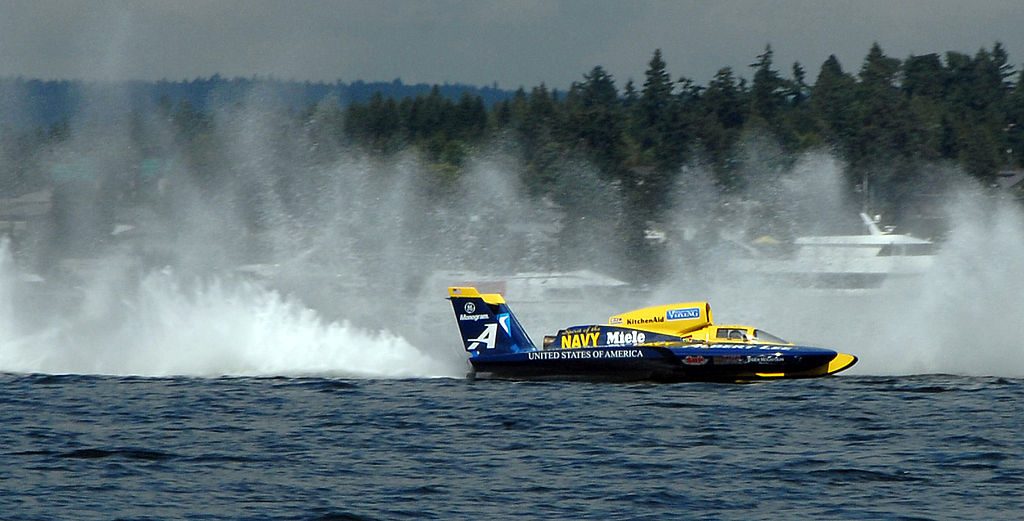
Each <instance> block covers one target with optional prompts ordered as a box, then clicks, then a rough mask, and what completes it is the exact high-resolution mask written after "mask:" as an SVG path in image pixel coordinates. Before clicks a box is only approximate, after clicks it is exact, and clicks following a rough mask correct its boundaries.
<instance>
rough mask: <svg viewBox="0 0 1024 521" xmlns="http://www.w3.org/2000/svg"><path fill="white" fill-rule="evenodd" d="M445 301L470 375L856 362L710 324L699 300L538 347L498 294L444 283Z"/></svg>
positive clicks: (567, 333)
mask: <svg viewBox="0 0 1024 521" xmlns="http://www.w3.org/2000/svg"><path fill="white" fill-rule="evenodd" d="M448 299H449V300H451V303H452V308H453V309H454V311H455V319H456V321H457V322H458V324H459V332H460V333H461V334H462V341H463V344H464V347H465V349H466V351H467V352H469V361H470V364H471V365H472V367H473V373H472V374H473V376H478V377H497V378H563V379H588V380H589V379H593V380H623V381H629V380H653V381H750V380H774V379H783V378H812V377H817V376H826V375H831V374H835V373H838V372H840V371H843V370H845V369H847V368H849V367H850V366H852V365H853V364H855V363H857V357H855V356H853V355H849V354H846V353H839V352H836V351H833V350H831V349H824V348H820V347H809V346H801V345H796V344H793V343H791V342H787V341H785V340H782V339H781V338H778V337H776V336H773V335H770V334H768V333H766V332H764V331H762V330H760V329H755V328H753V327H750V326H741V325H717V324H714V323H713V322H712V318H711V305H710V304H708V303H707V302H679V303H674V304H666V305H661V306H651V307H646V308H642V309H637V310H633V311H629V312H626V313H622V314H619V315H615V316H612V317H611V318H609V319H608V323H607V324H593V325H583V326H574V327H570V328H566V329H562V330H560V331H558V333H557V334H555V335H553V336H546V337H544V342H543V344H542V345H541V346H540V347H538V346H536V345H535V344H534V343H533V341H532V340H530V337H529V336H528V335H527V334H526V331H525V330H524V329H523V327H522V326H521V325H520V323H519V320H518V319H516V316H515V315H514V314H513V313H512V310H511V309H510V308H509V307H508V304H506V303H505V299H504V298H503V297H502V296H501V295H500V294H498V293H487V294H481V293H480V292H479V291H477V289H476V288H473V287H450V288H448Z"/></svg>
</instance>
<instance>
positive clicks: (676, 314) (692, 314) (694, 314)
mask: <svg viewBox="0 0 1024 521" xmlns="http://www.w3.org/2000/svg"><path fill="white" fill-rule="evenodd" d="M665 318H667V319H669V320H686V319H688V318H700V308H682V309H669V310H667V311H665Z"/></svg>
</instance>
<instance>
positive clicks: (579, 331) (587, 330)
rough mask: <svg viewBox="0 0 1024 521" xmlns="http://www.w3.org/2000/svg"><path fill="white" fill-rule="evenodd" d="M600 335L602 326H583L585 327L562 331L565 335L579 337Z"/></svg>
mask: <svg viewBox="0 0 1024 521" xmlns="http://www.w3.org/2000/svg"><path fill="white" fill-rule="evenodd" d="M595 332H596V333H600V332H601V326H583V327H572V328H569V329H566V330H565V331H562V332H561V333H562V334H563V335H579V334H582V333H595Z"/></svg>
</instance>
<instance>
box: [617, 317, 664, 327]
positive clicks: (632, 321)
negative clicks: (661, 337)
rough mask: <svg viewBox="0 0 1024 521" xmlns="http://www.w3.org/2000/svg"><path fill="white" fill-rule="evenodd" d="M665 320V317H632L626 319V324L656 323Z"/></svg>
mask: <svg viewBox="0 0 1024 521" xmlns="http://www.w3.org/2000/svg"><path fill="white" fill-rule="evenodd" d="M664 321H665V317H649V318H630V319H626V325H628V326H631V325H634V324H655V323H659V322H664Z"/></svg>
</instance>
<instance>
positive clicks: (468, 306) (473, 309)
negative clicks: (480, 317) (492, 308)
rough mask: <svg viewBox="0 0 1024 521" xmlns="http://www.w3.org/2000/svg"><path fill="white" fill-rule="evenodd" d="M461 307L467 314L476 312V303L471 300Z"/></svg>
mask: <svg viewBox="0 0 1024 521" xmlns="http://www.w3.org/2000/svg"><path fill="white" fill-rule="evenodd" d="M462 309H463V310H464V311H465V312H466V314H467V315H472V314H473V313H476V304H474V303H472V302H466V305H465V306H462Z"/></svg>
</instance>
